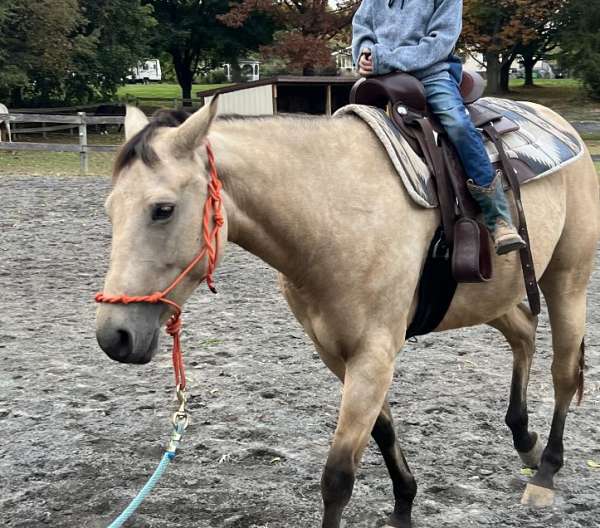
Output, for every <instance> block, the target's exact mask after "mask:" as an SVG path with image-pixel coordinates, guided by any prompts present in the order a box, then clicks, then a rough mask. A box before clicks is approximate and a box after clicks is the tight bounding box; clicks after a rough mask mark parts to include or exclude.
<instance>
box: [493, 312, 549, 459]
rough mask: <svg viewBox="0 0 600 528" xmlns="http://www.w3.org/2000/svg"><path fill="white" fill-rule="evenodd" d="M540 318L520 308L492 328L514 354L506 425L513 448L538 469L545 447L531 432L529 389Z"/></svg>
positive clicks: (499, 319)
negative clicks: (500, 334)
mask: <svg viewBox="0 0 600 528" xmlns="http://www.w3.org/2000/svg"><path fill="white" fill-rule="evenodd" d="M537 322H538V318H537V317H536V316H535V315H533V314H532V313H531V311H530V310H529V308H528V307H527V306H526V305H524V304H520V305H519V306H515V308H513V310H511V311H510V312H508V313H507V314H505V315H503V316H502V317H499V318H498V319H496V320H494V321H492V322H490V323H489V324H490V326H492V327H494V328H496V329H497V330H499V331H500V332H501V333H502V335H504V337H505V338H506V340H507V341H508V343H509V345H510V347H511V349H512V352H513V373H512V382H511V385H510V403H509V406H508V411H507V413H506V425H508V427H509V428H510V430H511V431H512V435H513V444H514V446H515V449H516V450H517V453H519V456H520V457H521V460H522V461H523V463H524V464H525V466H527V467H530V468H537V467H538V465H539V463H540V459H541V456H542V450H543V446H542V443H541V441H540V439H539V437H538V435H537V433H535V432H530V431H529V429H528V424H529V416H528V414H527V385H528V383H529V371H530V369H531V362H532V360H533V354H534V352H535V332H536V329H537Z"/></svg>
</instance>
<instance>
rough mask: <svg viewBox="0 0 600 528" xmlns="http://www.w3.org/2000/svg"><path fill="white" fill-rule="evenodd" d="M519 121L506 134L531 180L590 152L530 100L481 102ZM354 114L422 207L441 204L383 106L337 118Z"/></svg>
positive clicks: (492, 153) (351, 109)
mask: <svg viewBox="0 0 600 528" xmlns="http://www.w3.org/2000/svg"><path fill="white" fill-rule="evenodd" d="M475 105H476V106H480V107H482V108H484V109H489V110H492V111H494V112H497V113H499V114H502V115H503V116H505V117H506V118H508V119H510V120H511V121H514V122H515V123H517V124H518V125H519V126H520V129H519V130H517V131H515V132H510V133H509V134H505V135H503V136H502V141H503V143H504V148H505V149H506V153H507V155H508V156H509V157H510V158H514V159H519V160H521V161H522V162H524V163H525V164H526V165H527V166H528V167H529V168H530V169H531V171H532V172H533V173H534V174H535V177H534V178H531V179H529V180H528V181H533V180H537V179H540V178H543V177H545V176H548V175H550V174H553V173H554V172H556V171H557V170H559V169H562V168H563V167H565V166H566V165H568V164H570V163H573V162H574V161H576V160H578V159H579V158H580V157H581V156H582V155H583V154H584V152H585V149H584V146H583V144H582V141H581V139H580V138H579V137H578V136H577V135H576V134H573V132H572V131H570V130H568V129H566V128H562V127H559V125H557V124H556V123H553V122H550V121H548V119H547V118H546V117H544V116H543V115H542V114H540V113H538V112H537V111H536V108H535V106H533V105H529V104H528V103H525V102H515V101H511V100H507V99H496V98H492V97H486V98H484V99H480V100H479V101H477V103H475ZM347 115H354V116H357V117H359V118H360V119H362V120H363V121H364V122H365V123H366V124H367V125H368V126H369V127H370V128H371V130H373V132H374V133H375V135H376V136H377V137H378V138H379V140H380V141H381V144H382V145H383V146H384V148H385V149H386V151H387V153H388V156H389V157H390V160H391V162H392V164H393V165H394V168H395V169H396V172H397V173H398V176H399V177H400V179H401V180H402V183H403V184H404V186H405V188H406V190H407V192H408V194H409V195H410V197H411V198H412V199H413V200H414V202H415V203H416V204H417V205H420V206H421V207H426V208H435V207H437V206H438V201H437V196H436V192H435V187H434V183H433V180H432V177H431V174H430V172H429V168H428V167H427V165H426V164H425V163H424V162H423V161H422V160H421V158H420V157H419V156H418V155H417V154H416V153H415V152H414V151H413V149H412V148H411V146H410V145H409V144H408V142H407V141H406V139H404V137H403V136H402V134H401V133H400V131H399V130H398V129H397V128H396V126H395V125H394V124H393V122H392V121H391V119H390V118H389V117H388V115H387V114H386V112H385V111H384V110H382V109H380V108H376V107H372V106H365V105H356V104H351V105H347V106H344V107H342V108H340V109H339V110H338V111H337V112H336V113H335V114H334V116H333V117H334V118H336V117H342V116H347ZM486 149H487V152H488V155H489V157H490V161H491V162H492V163H496V162H497V161H498V159H499V156H498V151H497V149H496V147H495V146H494V144H493V143H492V142H490V141H487V142H486Z"/></svg>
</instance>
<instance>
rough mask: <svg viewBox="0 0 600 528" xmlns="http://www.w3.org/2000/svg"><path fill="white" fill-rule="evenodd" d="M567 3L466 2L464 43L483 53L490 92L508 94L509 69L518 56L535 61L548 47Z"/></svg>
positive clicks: (526, 0)
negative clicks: (558, 18) (556, 23)
mask: <svg viewBox="0 0 600 528" xmlns="http://www.w3.org/2000/svg"><path fill="white" fill-rule="evenodd" d="M564 4H565V0H545V1H544V2H539V0H464V24H463V34H462V42H463V45H464V47H465V48H466V49H468V50H469V51H471V52H472V51H475V52H479V53H482V54H483V56H484V58H485V61H486V64H487V76H488V90H489V91H490V92H492V93H503V92H507V91H508V81H509V73H510V68H511V65H512V63H513V62H514V60H515V59H516V57H517V55H518V54H519V53H523V52H525V54H527V56H528V58H529V59H532V58H535V57H536V56H538V55H539V53H538V52H539V51H540V50H543V49H546V48H547V46H548V45H549V43H550V41H551V39H550V41H549V40H548V39H549V37H551V36H553V35H554V26H553V24H554V20H555V19H556V18H557V16H558V13H559V12H560V10H561V9H562V8H563V6H564ZM534 64H535V63H534ZM532 67H533V66H532Z"/></svg>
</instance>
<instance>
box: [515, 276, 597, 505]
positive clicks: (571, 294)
mask: <svg viewBox="0 0 600 528" xmlns="http://www.w3.org/2000/svg"><path fill="white" fill-rule="evenodd" d="M580 277H581V275H576V276H575V277H574V276H573V274H566V273H565V274H559V276H556V275H555V276H554V277H552V283H551V284H548V281H542V282H540V286H541V287H542V290H543V292H544V297H545V298H546V302H547V304H548V312H549V315H550V325H551V327H552V346H553V350H554V357H553V360H552V380H553V383H554V415H553V418H552V426H551V428H550V436H549V437H548V444H547V445H546V448H545V449H544V452H543V454H542V460H541V464H540V466H539V470H538V472H537V473H536V475H535V476H534V477H533V479H532V481H531V483H530V484H528V485H527V488H526V490H525V494H524V495H523V499H522V501H521V502H522V503H523V504H528V505H531V506H537V507H543V506H549V505H551V504H552V503H553V500H554V492H553V488H554V475H555V474H556V473H557V472H558V470H559V469H560V468H561V467H562V465H563V449H564V448H563V432H564V428H565V421H566V418H567V413H568V411H569V405H570V404H571V400H572V399H573V396H574V395H575V393H576V392H577V391H578V390H579V391H582V390H583V352H584V347H583V337H584V332H585V318H586V291H585V286H584V287H582V286H581V285H576V284H575V283H576V282H578V279H580ZM573 279H575V280H573ZM585 283H587V280H586V281H585Z"/></svg>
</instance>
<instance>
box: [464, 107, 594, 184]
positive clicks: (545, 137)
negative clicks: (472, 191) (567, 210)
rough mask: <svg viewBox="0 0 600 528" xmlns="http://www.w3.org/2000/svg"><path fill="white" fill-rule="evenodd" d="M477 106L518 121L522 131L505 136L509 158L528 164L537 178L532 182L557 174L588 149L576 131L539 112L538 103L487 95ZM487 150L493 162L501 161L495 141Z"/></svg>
mask: <svg viewBox="0 0 600 528" xmlns="http://www.w3.org/2000/svg"><path fill="white" fill-rule="evenodd" d="M473 106H479V107H480V108H484V109H488V110H492V111H494V112H497V113H499V114H502V115H503V116H504V117H506V118H508V119H510V120H511V121H513V122H515V123H517V124H518V125H519V127H520V129H519V130H517V131H515V132H511V133H509V134H506V135H503V136H502V142H503V143H504V148H505V149H506V153H507V155H508V157H509V158H513V159H518V160H520V161H522V162H523V163H525V165H527V166H528V167H529V168H530V169H531V171H532V172H533V174H535V177H534V178H530V179H528V180H527V181H526V182H523V183H528V182H530V181H533V180H539V179H540V178H543V177H545V176H549V175H550V174H553V173H555V172H556V171H558V170H560V169H562V168H563V167H565V166H566V165H568V164H570V163H573V162H575V161H577V160H578V159H579V158H580V157H581V156H583V154H584V152H585V148H584V145H583V143H582V141H581V138H580V137H579V136H578V135H577V134H574V133H573V131H572V130H570V129H567V128H565V127H562V126H561V125H560V124H558V123H556V122H552V121H549V120H548V119H547V118H546V116H544V115H543V114H542V113H541V112H538V111H537V107H536V105H532V104H529V103H526V102H522V101H511V100H510V99H497V98H494V97H485V98H483V99H480V100H479V101H477V102H476V103H474V105H473ZM486 149H487V151H488V154H489V156H490V160H491V161H492V163H496V162H497V161H498V151H497V150H496V147H495V146H494V144H493V143H491V142H489V141H488V142H487V143H486Z"/></svg>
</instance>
